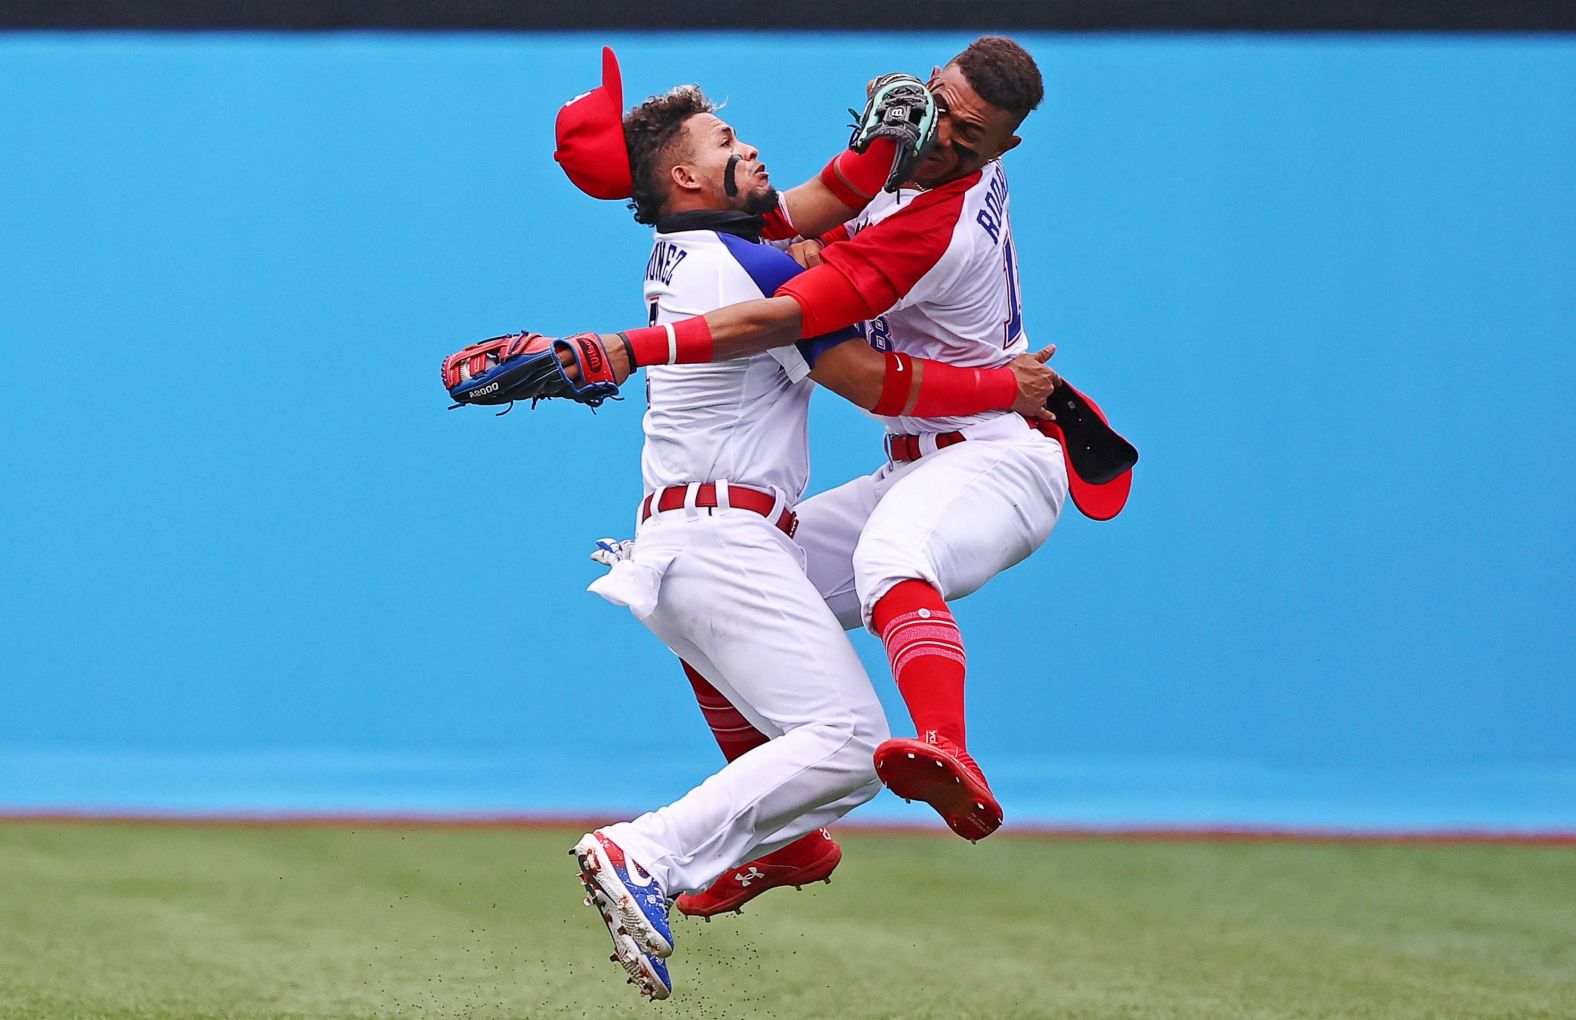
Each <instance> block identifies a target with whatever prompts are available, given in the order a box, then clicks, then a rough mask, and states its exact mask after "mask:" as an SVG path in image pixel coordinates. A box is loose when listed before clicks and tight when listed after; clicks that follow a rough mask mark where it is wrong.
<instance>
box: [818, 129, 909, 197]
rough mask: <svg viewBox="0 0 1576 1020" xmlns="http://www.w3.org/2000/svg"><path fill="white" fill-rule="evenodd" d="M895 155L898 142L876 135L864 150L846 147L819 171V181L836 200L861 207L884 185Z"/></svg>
mask: <svg viewBox="0 0 1576 1020" xmlns="http://www.w3.org/2000/svg"><path fill="white" fill-rule="evenodd" d="M896 156H897V142H895V141H893V140H892V139H890V138H877V139H876V140H875V141H873V142H871V143H870V145H869V147H868V148H866V149H865V151H864V152H855V151H854V150H852V149H845V150H843V151H842V152H839V153H838V154H837V155H835V156H833V157H832V159H831V162H829V163H827V164H826V167H825V168H824V169H823V170H822V171H821V183H822V184H825V185H826V187H827V190H829V191H830V192H831V193H832V194H833V195H835V196H836V197H837V200H838V201H839V202H841V203H843V204H844V205H846V206H848V207H849V208H851V209H863V208H864V207H865V206H867V205H869V204H870V200H871V199H872V198H875V197H876V195H878V194H880V193H881V189H882V188H883V187H884V186H885V185H886V180H887V176H888V175H890V174H891V173H892V160H893V159H894V158H896Z"/></svg>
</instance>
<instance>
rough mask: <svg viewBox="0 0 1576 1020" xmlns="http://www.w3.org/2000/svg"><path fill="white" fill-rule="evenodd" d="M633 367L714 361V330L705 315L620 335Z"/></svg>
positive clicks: (696, 363) (646, 327)
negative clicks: (712, 359)
mask: <svg viewBox="0 0 1576 1020" xmlns="http://www.w3.org/2000/svg"><path fill="white" fill-rule="evenodd" d="M620 335H621V336H623V338H624V343H625V345H626V346H627V347H628V348H629V360H630V362H631V367H632V368H642V367H644V366H646V365H699V364H704V363H705V362H708V361H710V360H711V357H712V343H711V327H710V326H709V325H707V323H706V317H705V316H704V315H693V316H691V317H689V318H688V319H680V320H679V321H678V322H670V323H664V324H663V325H661V326H645V327H642V328H641V329H631V330H628V331H627V332H624V333H622V334H620Z"/></svg>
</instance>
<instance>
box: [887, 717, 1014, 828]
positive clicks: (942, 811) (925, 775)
mask: <svg viewBox="0 0 1576 1020" xmlns="http://www.w3.org/2000/svg"><path fill="white" fill-rule="evenodd" d="M876 775H877V776H878V777H880V779H881V782H883V783H885V784H886V788H887V789H889V790H891V791H892V792H893V793H895V794H897V795H898V796H899V797H902V798H903V799H904V800H922V801H924V802H925V803H926V804H929V805H930V806H931V807H933V808H935V809H936V813H937V814H939V815H941V818H942V820H943V821H945V822H946V823H947V826H948V827H949V828H950V829H951V830H952V831H953V832H955V833H957V834H958V835H960V836H962V837H963V838H964V839H967V840H970V841H974V840H980V839H984V838H985V837H986V836H989V835H990V834H991V833H993V832H995V831H996V830H997V829H999V828H1001V820H1002V813H1001V804H1000V803H998V802H997V800H996V797H995V795H993V794H992V793H991V792H990V784H989V783H987V782H985V774H984V773H982V772H981V771H980V767H979V766H978V765H976V764H975V763H974V759H973V758H970V757H969V753H968V752H967V751H965V750H963V748H961V747H959V746H958V745H957V744H954V743H953V742H952V741H950V740H948V739H947V738H946V737H938V736H932V737H931V741H924V740H910V739H898V740H888V741H886V742H884V743H883V744H882V745H881V746H880V747H877V748H876Z"/></svg>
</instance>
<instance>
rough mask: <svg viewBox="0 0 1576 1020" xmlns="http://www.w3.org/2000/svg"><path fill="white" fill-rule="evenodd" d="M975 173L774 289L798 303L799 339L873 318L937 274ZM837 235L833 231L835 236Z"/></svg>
mask: <svg viewBox="0 0 1576 1020" xmlns="http://www.w3.org/2000/svg"><path fill="white" fill-rule="evenodd" d="M978 180H979V172H978V171H976V172H975V173H972V174H970V175H969V176H967V177H964V178H962V179H960V180H956V181H953V182H951V183H950V184H945V185H943V186H941V187H939V188H936V189H935V190H933V191H927V192H925V193H924V194H922V195H920V196H918V197H917V198H915V199H914V200H913V201H911V202H910V203H909V204H908V205H906V206H905V207H904V208H902V209H900V210H898V211H897V212H895V213H893V214H892V215H891V216H888V217H887V218H886V219H884V220H882V221H881V222H880V223H877V224H875V225H874V226H870V227H866V228H865V229H864V230H861V231H860V232H859V233H857V234H855V235H854V236H853V237H851V238H848V239H847V240H846V241H840V242H839V243H837V244H833V245H831V246H829V247H827V248H825V249H823V250H822V252H821V260H822V264H821V265H819V266H817V267H816V268H814V269H811V270H809V271H807V272H804V273H800V274H799V275H798V276H796V277H794V278H793V279H791V280H789V281H788V282H787V283H785V284H783V285H782V286H781V287H779V288H777V294H778V295H787V296H788V297H791V298H793V299H794V300H795V301H797V302H799V308H800V312H801V315H802V316H803V323H804V325H803V329H802V330H801V335H802V336H807V337H810V336H820V335H821V334H823V333H830V332H831V331H832V330H834V329H842V328H843V327H845V326H851V325H853V324H854V323H856V322H863V321H865V320H866V319H872V318H875V317H876V316H877V315H880V314H881V313H882V312H885V311H887V310H888V309H890V308H891V307H892V306H893V305H895V304H897V303H898V301H899V300H901V299H902V298H903V296H904V295H905V294H907V293H908V292H909V291H910V290H912V289H913V287H914V285H915V284H917V283H918V282H919V281H920V280H921V279H923V278H924V276H925V274H926V273H928V272H930V271H931V269H933V268H935V265H936V263H937V262H939V261H941V256H942V255H944V254H945V253H946V251H947V248H948V246H949V245H951V243H952V233H953V230H954V229H955V228H956V226H957V223H958V217H959V216H961V215H962V213H963V201H964V198H965V196H966V194H967V192H968V190H969V188H970V187H972V186H973V185H974V184H975V183H976V182H977V181H978ZM834 233H835V231H834Z"/></svg>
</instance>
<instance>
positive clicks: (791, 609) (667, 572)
mask: <svg viewBox="0 0 1576 1020" xmlns="http://www.w3.org/2000/svg"><path fill="white" fill-rule="evenodd" d="M803 556H804V554H803V552H802V550H800V548H799V547H798V546H797V545H795V544H794V542H793V541H792V540H791V539H789V538H788V536H786V535H784V534H783V533H782V532H781V531H779V530H778V529H777V528H775V527H773V526H772V525H771V524H770V523H768V522H767V520H766V519H765V518H763V517H761V516H760V515H759V514H755V513H752V512H750V511H748V510H714V511H707V510H704V509H700V510H696V509H691V510H688V511H686V510H682V509H680V510H671V511H668V512H666V513H660V514H657V515H655V516H653V517H652V518H651V519H650V520H648V521H646V522H645V523H644V524H642V525H641V527H640V529H639V534H638V540H637V542H636V543H635V552H634V554H633V556H632V557H631V558H630V559H629V560H626V561H624V562H621V563H619V564H618V565H617V566H615V567H614V568H613V570H612V572H610V573H609V574H608V575H607V577H605V578H601V579H599V580H598V581H596V582H594V583H593V584H592V585H591V590H592V591H595V592H597V593H598V594H600V595H602V596H603V597H604V598H607V599H608V600H609V601H612V602H615V603H618V604H620V605H627V606H629V607H630V609H631V610H632V611H633V612H634V613H635V615H636V616H637V617H638V618H641V619H642V620H643V622H644V623H645V624H646V626H648V627H649V628H651V631H652V632H653V633H654V634H656V635H657V636H658V637H659V638H661V639H662V641H663V643H664V644H666V645H667V646H668V647H669V648H671V649H672V650H673V652H674V653H675V654H677V655H678V656H679V657H681V658H683V659H684V660H685V661H687V662H688V663H689V664H690V665H692V666H694V667H695V668H696V669H697V670H699V671H700V673H701V674H702V675H703V676H705V678H706V679H707V680H709V681H710V682H711V683H712V685H713V686H714V687H716V688H717V690H718V691H719V692H720V693H721V694H722V695H723V696H724V697H726V698H727V699H728V700H729V701H730V702H732V703H733V705H734V707H735V708H737V709H738V710H739V711H740V713H742V714H743V715H744V717H745V718H746V719H748V720H749V721H750V722H751V723H752V724H753V725H754V726H755V727H756V728H757V729H759V730H760V731H761V732H762V733H765V734H766V735H767V736H769V737H771V738H772V739H771V740H770V741H768V742H767V743H765V744H763V745H761V746H760V747H757V748H755V749H754V750H751V751H750V752H749V753H747V754H745V755H743V756H741V757H740V758H738V759H737V760H735V761H733V762H730V763H729V764H728V765H727V766H726V767H724V768H723V769H722V770H721V771H720V772H718V773H716V774H715V775H713V776H712V777H711V778H709V779H707V780H706V781H705V782H704V783H702V784H701V785H700V786H698V787H696V788H695V789H693V790H691V791H690V792H689V793H687V794H685V795H684V796H683V797H682V798H680V799H679V800H677V801H675V802H674V803H672V804H669V805H668V806H666V807H663V808H658V809H657V810H655V811H652V812H648V813H647V814H644V815H641V816H640V817H639V818H636V819H635V820H634V821H632V822H621V823H619V824H617V825H613V826H609V827H607V828H605V829H603V831H604V832H605V833H606V834H607V835H608V837H609V838H610V839H612V840H613V841H614V842H616V843H617V844H618V845H619V846H621V847H623V848H624V851H625V852H626V853H627V854H629V855H630V856H631V857H633V858H634V859H635V861H636V862H638V863H639V864H640V866H641V867H643V868H645V869H646V871H648V872H649V873H650V874H652V875H653V876H654V877H655V878H656V879H657V881H659V882H660V883H661V884H662V887H663V888H664V889H665V890H667V892H668V894H669V895H676V894H677V893H679V892H685V891H698V890H701V889H704V888H706V887H707V886H708V885H710V884H711V882H712V880H713V879H715V878H716V877H717V876H718V875H720V874H722V873H723V872H724V871H726V870H727V869H728V868H731V867H733V866H735V865H737V864H740V863H742V862H744V861H746V860H750V859H751V858H754V857H757V856H760V855H761V854H764V853H770V852H771V851H773V850H775V849H777V848H779V847H781V846H784V845H786V844H788V843H790V842H792V841H793V840H795V839H797V838H799V837H800V836H802V835H804V834H806V833H808V832H813V831H814V830H815V829H818V828H820V827H821V826H823V825H826V824H827V823H829V822H832V821H835V820H836V819H837V818H840V817H841V816H842V815H844V814H846V813H847V812H849V811H851V810H852V809H853V808H855V807H857V806H858V805H860V804H862V803H864V802H865V801H867V800H869V799H870V798H871V797H873V796H875V794H876V792H877V791H878V790H879V789H880V783H879V782H878V781H877V780H876V777H875V766H874V763H873V760H872V756H873V755H874V753H875V748H876V745H877V744H879V743H881V742H882V741H883V740H885V739H887V737H888V735H889V734H888V731H887V724H886V717H885V716H884V715H883V713H882V710H881V703H880V702H879V701H878V700H877V698H876V694H875V691H874V689H873V688H872V687H871V684H870V678H869V676H868V675H867V674H866V673H865V670H864V667H863V665H861V663H860V661H859V658H858V656H857V655H855V654H854V649H853V646H852V645H850V644H849V642H848V636H847V635H846V634H845V633H843V628H842V626H841V625H840V624H839V623H838V622H837V620H836V618H834V617H833V615H832V613H831V611H830V610H829V609H828V608H827V606H826V603H825V601H824V600H823V599H822V598H821V595H820V593H819V592H818V591H816V589H815V586H814V585H812V584H811V583H810V581H809V579H808V578H807V577H806V576H805V570H804V559H803Z"/></svg>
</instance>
